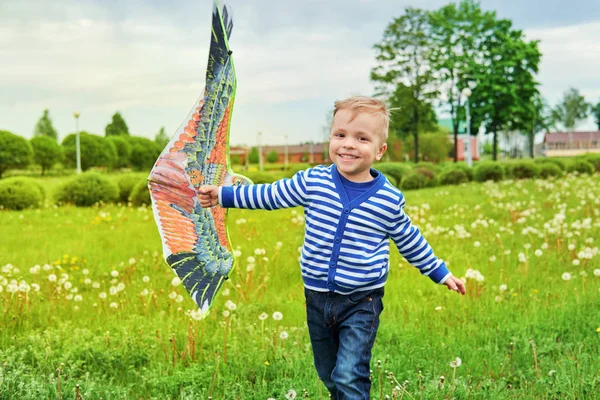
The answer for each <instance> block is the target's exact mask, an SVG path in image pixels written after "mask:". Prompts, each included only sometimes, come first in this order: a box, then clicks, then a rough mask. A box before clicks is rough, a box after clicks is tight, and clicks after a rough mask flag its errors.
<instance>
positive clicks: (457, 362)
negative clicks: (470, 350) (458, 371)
mask: <svg viewBox="0 0 600 400" xmlns="http://www.w3.org/2000/svg"><path fill="white" fill-rule="evenodd" d="M461 364H462V360H461V359H460V358H458V357H456V358H455V359H454V360H453V361H451V362H450V366H451V367H452V368H458V367H460V365H461Z"/></svg>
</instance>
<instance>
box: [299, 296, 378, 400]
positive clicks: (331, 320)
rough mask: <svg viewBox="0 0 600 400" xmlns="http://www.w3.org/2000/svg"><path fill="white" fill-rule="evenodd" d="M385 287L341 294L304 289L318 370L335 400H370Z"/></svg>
mask: <svg viewBox="0 0 600 400" xmlns="http://www.w3.org/2000/svg"><path fill="white" fill-rule="evenodd" d="M383 294H384V290H383V288H379V289H374V290H369V291H364V292H357V293H353V294H350V295H341V294H337V293H333V292H316V291H314V290H310V289H306V288H305V289H304V296H305V298H306V317H307V321H308V332H309V334H310V341H311V343H312V349H313V354H314V362H315V367H316V369H317V374H318V375H319V378H320V379H321V380H322V381H323V383H324V384H325V386H326V387H327V389H328V390H329V392H330V393H331V398H332V399H334V400H368V399H369V393H370V390H371V380H370V378H369V372H370V363H371V349H372V348H373V344H374V342H375V336H376V335H377V329H378V328H379V315H380V314H381V312H382V311H383V302H382V298H383Z"/></svg>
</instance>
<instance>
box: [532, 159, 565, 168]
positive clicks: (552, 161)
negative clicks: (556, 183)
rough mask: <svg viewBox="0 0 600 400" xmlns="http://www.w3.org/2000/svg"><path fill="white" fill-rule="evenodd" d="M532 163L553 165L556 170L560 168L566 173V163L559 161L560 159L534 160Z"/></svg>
mask: <svg viewBox="0 0 600 400" xmlns="http://www.w3.org/2000/svg"><path fill="white" fill-rule="evenodd" d="M534 162H535V163H537V164H554V165H556V166H557V167H558V168H560V170H561V171H566V170H567V163H566V162H565V161H564V160H561V159H559V158H556V157H542V158H536V159H535V160H534Z"/></svg>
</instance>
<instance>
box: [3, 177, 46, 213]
mask: <svg viewBox="0 0 600 400" xmlns="http://www.w3.org/2000/svg"><path fill="white" fill-rule="evenodd" d="M43 201H44V190H43V189H42V186H41V184H40V183H39V182H37V181H36V180H35V179H33V178H25V177H15V178H6V179H3V180H1V181H0V208H5V209H9V210H23V209H25V208H37V207H39V206H40V205H41V203H42V202H43Z"/></svg>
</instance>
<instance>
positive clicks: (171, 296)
mask: <svg viewBox="0 0 600 400" xmlns="http://www.w3.org/2000/svg"><path fill="white" fill-rule="evenodd" d="M169 298H170V299H171V300H175V299H176V298H177V292H171V293H169Z"/></svg>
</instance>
